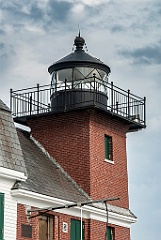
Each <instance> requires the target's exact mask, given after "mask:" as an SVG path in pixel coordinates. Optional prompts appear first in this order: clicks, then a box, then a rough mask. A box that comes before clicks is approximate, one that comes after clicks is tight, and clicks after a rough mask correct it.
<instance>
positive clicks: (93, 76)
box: [48, 33, 110, 112]
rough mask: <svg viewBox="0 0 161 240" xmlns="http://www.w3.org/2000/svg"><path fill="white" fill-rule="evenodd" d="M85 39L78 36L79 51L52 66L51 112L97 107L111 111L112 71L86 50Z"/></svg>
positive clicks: (77, 47) (77, 45) (76, 50)
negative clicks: (109, 85) (108, 108)
mask: <svg viewBox="0 0 161 240" xmlns="http://www.w3.org/2000/svg"><path fill="white" fill-rule="evenodd" d="M84 46H85V40H84V39H83V38H82V37H81V36H80V33H79V36H77V37H76V38H75V40H74V47H75V51H74V52H72V53H71V54H69V55H67V56H65V57H64V58H62V59H61V60H59V61H57V62H56V63H54V64H53V65H51V66H50V67H49V69H48V71H49V73H50V74H51V88H52V95H51V109H52V111H54V112H57V111H61V110H62V109H64V107H65V108H66V109H68V110H72V109H75V108H83V107H86V106H91V105H94V104H95V103H96V102H97V105H100V106H102V107H103V108H105V109H106V108H107V87H106V84H107V83H108V75H109V73H110V68H109V67H108V66H107V65H105V64H104V63H103V62H101V61H100V60H99V59H97V58H94V57H92V56H91V55H89V54H88V53H86V52H85V50H84Z"/></svg>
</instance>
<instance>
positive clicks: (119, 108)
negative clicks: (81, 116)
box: [10, 77, 146, 127]
mask: <svg viewBox="0 0 161 240" xmlns="http://www.w3.org/2000/svg"><path fill="white" fill-rule="evenodd" d="M74 92H75V94H79V100H78V99H77V100H75V95H74V94H73V93H74ZM60 93H63V94H60ZM85 93H86V94H85ZM87 94H88V96H89V94H90V97H88V99H87V97H86V96H87ZM100 94H101V95H103V99H104V100H103V101H102V96H101V95H100ZM10 96H11V98H10V108H11V111H12V114H13V116H15V117H24V116H30V115H36V114H42V113H47V112H51V111H55V110H56V109H61V111H68V110H71V108H79V107H82V106H83V107H84V106H95V107H99V108H102V109H103V110H105V111H108V112H109V113H111V114H112V115H117V116H118V117H122V118H124V119H126V120H128V121H130V122H133V123H135V124H138V125H140V126H141V127H145V125H146V116H145V101H146V99H145V97H144V98H140V97H138V96H136V95H134V94H131V92H130V90H128V91H125V90H123V89H121V88H119V87H117V86H115V85H114V84H113V82H111V83H105V82H102V81H100V80H99V79H96V77H94V78H93V80H92V81H91V79H86V82H85V81H84V80H83V81H79V82H78V84H75V85H74V86H73V84H72V83H70V82H68V81H67V80H65V81H64V82H63V83H62V84H61V85H59V86H57V87H54V86H52V87H51V85H44V86H40V85H39V84H37V86H36V87H33V88H26V89H21V90H17V91H13V90H12V89H11V90H10ZM57 96H59V101H58V98H57ZM51 98H52V99H51ZM73 98H74V100H73ZM53 101H54V104H51V103H52V102H53ZM81 103H83V105H82V104H81ZM60 104H61V106H60ZM60 107H61V108H60Z"/></svg>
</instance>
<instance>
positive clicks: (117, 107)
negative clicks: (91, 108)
mask: <svg viewBox="0 0 161 240" xmlns="http://www.w3.org/2000/svg"><path fill="white" fill-rule="evenodd" d="M118 110H119V102H118V101H117V102H116V112H117V114H118Z"/></svg>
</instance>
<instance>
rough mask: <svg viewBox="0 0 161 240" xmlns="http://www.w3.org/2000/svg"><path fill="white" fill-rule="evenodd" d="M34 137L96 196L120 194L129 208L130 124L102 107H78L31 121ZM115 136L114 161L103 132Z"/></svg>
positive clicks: (103, 196) (81, 184) (84, 187)
mask: <svg viewBox="0 0 161 240" xmlns="http://www.w3.org/2000/svg"><path fill="white" fill-rule="evenodd" d="M28 125H29V126H30V127H31V132H32V135H33V137H35V139H37V140H38V141H39V142H40V143H41V144H42V145H43V146H44V148H45V149H46V150H47V151H48V152H49V153H50V154H51V155H52V156H53V157H54V158H55V159H56V161H57V162H59V164H60V165H61V166H62V167H63V168H64V170H65V171H66V172H68V174H69V175H70V176H71V177H72V178H73V179H74V180H75V181H76V182H77V183H78V185H79V186H80V187H82V188H83V189H84V190H85V191H86V192H87V193H88V194H89V195H90V196H91V197H92V198H93V199H100V198H107V197H120V200H119V201H117V202H114V203H113V204H114V205H118V206H121V207H124V208H128V179H127V162H126V132H127V130H128V125H125V124H124V123H123V122H121V121H117V120H115V119H112V118H111V116H108V115H107V114H106V113H104V112H102V111H96V110H82V111H81V110H79V111H74V112H68V113H62V114H57V115H48V116H42V117H38V118H34V119H30V120H29V121H28ZM105 134H107V135H110V136H112V141H113V160H114V164H110V163H107V162H105V161H104V160H105V153H104V135H105Z"/></svg>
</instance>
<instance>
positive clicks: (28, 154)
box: [12, 129, 89, 202]
mask: <svg viewBox="0 0 161 240" xmlns="http://www.w3.org/2000/svg"><path fill="white" fill-rule="evenodd" d="M18 136H19V140H20V143H21V147H22V151H23V156H24V159H25V164H26V169H27V176H28V178H27V180H26V181H25V182H21V183H20V182H17V183H15V185H14V186H13V188H12V189H15V188H20V189H26V190H29V191H33V192H36V193H40V194H44V195H48V196H51V197H55V198H59V199H64V200H69V201H76V202H77V201H87V200H89V199H88V198H87V196H86V194H85V193H83V190H81V189H79V187H78V186H77V185H76V184H75V183H74V182H73V181H72V179H71V178H70V177H69V176H68V175H67V174H65V173H64V172H63V171H62V169H61V167H58V165H57V164H55V162H54V160H52V158H51V157H49V156H47V155H46V154H45V153H44V152H43V151H42V150H41V148H40V147H39V146H37V145H36V144H35V143H34V141H33V140H32V139H31V138H30V133H28V132H26V131H23V130H20V129H19V130H18Z"/></svg>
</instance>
